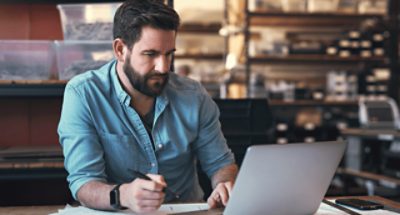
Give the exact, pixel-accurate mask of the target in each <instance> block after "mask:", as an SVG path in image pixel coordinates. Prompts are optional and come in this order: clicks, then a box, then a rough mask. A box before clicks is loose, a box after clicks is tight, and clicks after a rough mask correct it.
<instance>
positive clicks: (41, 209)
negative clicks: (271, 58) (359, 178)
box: [0, 196, 400, 215]
mask: <svg viewBox="0 0 400 215" xmlns="http://www.w3.org/2000/svg"><path fill="white" fill-rule="evenodd" d="M337 198H349V197H337ZM352 198H358V199H364V200H369V201H374V202H379V203H381V204H383V205H385V207H387V208H388V209H391V210H397V211H398V212H400V203H399V202H395V201H392V200H389V199H385V198H383V197H380V196H358V197H352ZM64 207H65V205H54V206H19V207H0V214H7V215H44V214H50V213H55V212H57V211H58V209H62V208H64ZM221 213H222V210H220V209H219V210H218V209H217V210H212V211H206V212H204V211H197V212H190V213H184V214H188V215H196V214H197V215H215V214H221Z"/></svg>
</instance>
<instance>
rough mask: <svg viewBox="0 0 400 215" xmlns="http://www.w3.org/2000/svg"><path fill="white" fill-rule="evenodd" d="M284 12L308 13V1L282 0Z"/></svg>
mask: <svg viewBox="0 0 400 215" xmlns="http://www.w3.org/2000/svg"><path fill="white" fill-rule="evenodd" d="M281 2H282V8H283V11H284V12H306V11H307V0H281Z"/></svg>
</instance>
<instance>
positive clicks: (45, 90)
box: [0, 80, 67, 98]
mask: <svg viewBox="0 0 400 215" xmlns="http://www.w3.org/2000/svg"><path fill="white" fill-rule="evenodd" d="M66 83H67V81H56V80H40V81H36V80H35V81H4V80H3V81H0V98H3V97H59V96H63V94H64V89H65V85H66Z"/></svg>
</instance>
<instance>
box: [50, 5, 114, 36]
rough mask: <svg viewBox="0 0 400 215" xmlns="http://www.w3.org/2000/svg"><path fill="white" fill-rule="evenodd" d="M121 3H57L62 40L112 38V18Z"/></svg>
mask: <svg viewBox="0 0 400 215" xmlns="http://www.w3.org/2000/svg"><path fill="white" fill-rule="evenodd" d="M120 5H121V3H101V4H100V3H98V4H59V5H57V8H58V9H59V11H60V16H61V23H62V29H63V33H64V40H112V39H113V32H112V28H113V19H114V14H115V12H116V11H117V9H118V7H119V6H120Z"/></svg>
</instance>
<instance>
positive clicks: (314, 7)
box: [308, 0, 339, 13]
mask: <svg viewBox="0 0 400 215" xmlns="http://www.w3.org/2000/svg"><path fill="white" fill-rule="evenodd" d="M338 4H339V0H308V12H310V13H335V12H337V10H338Z"/></svg>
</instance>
